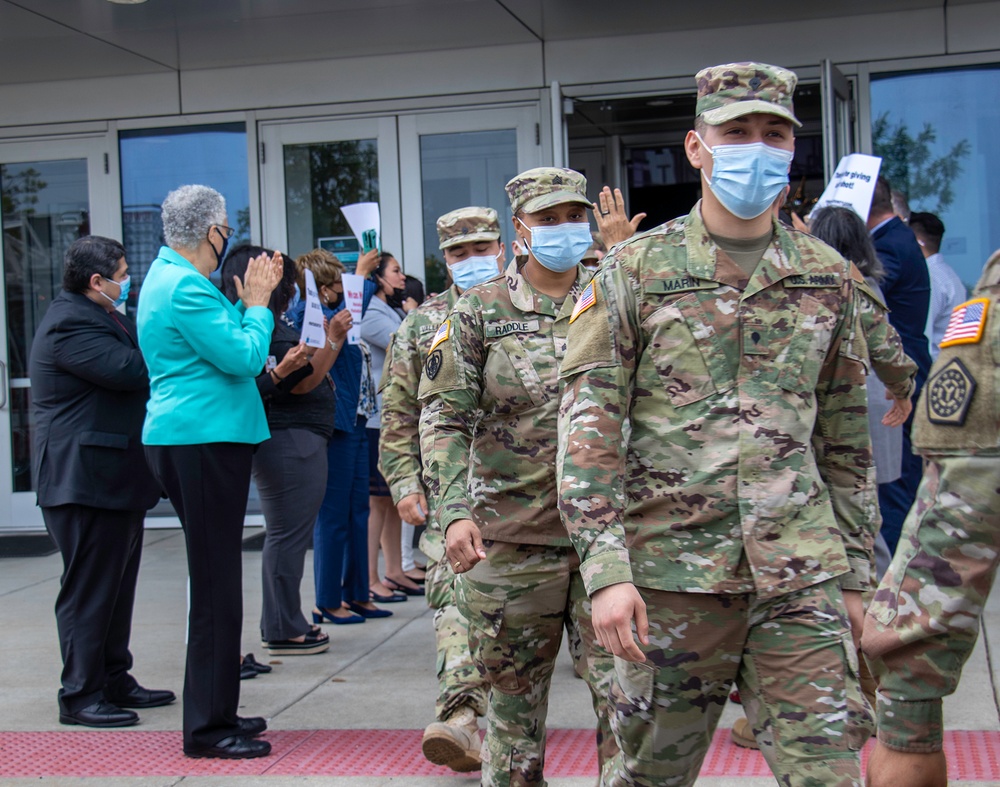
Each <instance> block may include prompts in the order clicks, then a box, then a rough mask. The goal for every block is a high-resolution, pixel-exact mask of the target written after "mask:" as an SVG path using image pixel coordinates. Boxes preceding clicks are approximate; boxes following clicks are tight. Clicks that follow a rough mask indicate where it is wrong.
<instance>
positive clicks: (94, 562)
mask: <svg viewBox="0 0 1000 787" xmlns="http://www.w3.org/2000/svg"><path fill="white" fill-rule="evenodd" d="M145 516H146V512H145V511H110V510H108V509H103V508H92V507H90V506H81V505H74V504H70V505H63V506H53V507H51V508H43V509H42V517H43V518H44V519H45V528H46V529H47V530H48V531H49V535H50V536H52V540H53V541H55V542H56V546H58V547H59V552H60V553H61V554H62V559H63V574H62V578H61V580H60V585H61V587H60V589H59V595H58V596H57V597H56V626H57V628H58V630H59V648H60V650H61V651H62V659H63V671H62V688H61V689H59V708H60V710H61V711H62V712H63V713H76V712H77V711H79V710H82V709H83V708H86V707H87V706H88V705H93V704H94V703H95V702H97V701H98V700H100V699H102V698H103V693H104V690H105V689H108V691H109V692H110V693H112V694H121V693H125V692H128V691H129V690H130V689H131V688H132V687H133V686H134V685H135V680H134V678H132V676H131V675H129V674H128V671H129V670H130V669H131V668H132V654H131V653H130V652H129V649H128V643H129V638H130V636H131V634H132V607H133V605H134V603H135V583H136V579H137V578H138V576H139V562H140V560H141V558H142V520H143V518H144V517H145Z"/></svg>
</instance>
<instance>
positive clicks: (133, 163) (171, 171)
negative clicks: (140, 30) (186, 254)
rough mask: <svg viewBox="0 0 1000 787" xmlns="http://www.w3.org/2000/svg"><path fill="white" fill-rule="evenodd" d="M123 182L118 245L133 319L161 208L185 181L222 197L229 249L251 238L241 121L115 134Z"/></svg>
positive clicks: (159, 236) (158, 242) (159, 231)
mask: <svg viewBox="0 0 1000 787" xmlns="http://www.w3.org/2000/svg"><path fill="white" fill-rule="evenodd" d="M118 145H119V152H120V155H121V178H122V236H123V237H122V243H123V244H124V246H125V256H126V258H127V259H128V266H129V275H130V276H131V277H132V290H131V293H130V294H129V299H128V312H129V314H132V315H134V314H135V311H134V308H135V306H136V304H137V303H138V298H139V292H140V290H141V289H142V280H143V279H144V278H145V276H146V272H147V271H148V270H149V266H150V264H151V263H152V262H153V260H154V259H156V254H157V252H158V251H159V250H160V246H162V245H163V224H162V223H161V222H160V205H161V204H162V203H163V199H164V198H165V197H166V196H167V194H168V193H170V191H172V190H173V189H175V188H177V187H178V186H183V185H185V184H188V183H200V184H203V185H205V186H211V187H212V188H213V189H215V190H216V191H218V192H219V193H221V194H222V196H223V197H225V198H226V208H227V210H228V212H229V224H230V226H232V227H233V228H234V229H235V230H236V235H235V236H234V237H233V239H232V241H230V248H232V247H234V246H236V245H237V244H238V243H241V242H244V241H249V240H250V187H249V176H248V171H247V135H246V126H245V125H244V124H243V123H217V124H214V125H205V126H183V127H176V128H151V129H140V130H136V131H122V132H120V133H119V135H118Z"/></svg>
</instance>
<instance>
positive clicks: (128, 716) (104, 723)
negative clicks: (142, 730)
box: [59, 700, 139, 727]
mask: <svg viewBox="0 0 1000 787" xmlns="http://www.w3.org/2000/svg"><path fill="white" fill-rule="evenodd" d="M59 723H60V724H82V725H83V726H84V727H130V726H132V725H133V724H138V723H139V714H138V713H135V712H134V711H130V710H122V709H121V708H119V707H117V706H116V705H112V704H111V703H110V702H108V701H107V700H98V701H97V702H95V703H94V704H93V705H88V706H87V707H86V708H81V709H80V710H78V711H77V712H76V713H60V714H59Z"/></svg>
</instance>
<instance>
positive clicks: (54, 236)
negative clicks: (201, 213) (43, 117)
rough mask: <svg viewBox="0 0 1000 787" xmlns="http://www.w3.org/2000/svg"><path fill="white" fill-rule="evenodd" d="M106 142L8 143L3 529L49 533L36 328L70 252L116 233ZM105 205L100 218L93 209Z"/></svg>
mask: <svg viewBox="0 0 1000 787" xmlns="http://www.w3.org/2000/svg"><path fill="white" fill-rule="evenodd" d="M105 151H106V146H105V140H104V139H103V138H101V139H94V140H81V141H76V142H59V143H46V142H36V143H24V144H0V200H2V214H3V244H2V263H3V272H4V276H3V298H2V304H3V313H4V319H3V325H4V334H5V335H4V339H3V342H2V348H0V532H5V531H7V532H9V531H23V530H41V529H44V525H43V524H42V518H41V512H40V511H39V509H38V508H37V507H36V506H35V495H34V491H33V485H32V478H31V424H30V422H29V408H30V406H31V381H30V380H29V379H28V357H29V354H30V352H31V342H32V338H33V337H34V335H35V330H36V329H37V328H38V324H39V323H40V322H41V319H42V317H43V316H44V315H45V312H46V310H47V309H48V305H49V303H50V302H51V301H52V298H53V297H55V296H56V295H57V294H58V293H59V290H60V289H61V287H62V269H63V255H64V254H65V252H66V248H67V247H68V246H69V245H70V244H71V243H72V242H73V241H74V240H76V239H77V238H79V237H81V236H82V235H87V234H90V233H92V232H96V233H99V234H106V235H114V234H115V232H114V230H113V225H114V221H115V220H114V218H113V215H114V214H113V210H114V208H113V206H112V205H110V202H111V201H112V200H111V199H110V198H109V197H108V195H106V194H102V195H100V197H98V195H96V194H95V188H98V189H100V188H102V187H103V188H104V189H105V190H108V189H107V181H109V180H110V178H109V176H108V175H107V174H106V173H105V171H104V166H105V164H104V153H105ZM96 205H100V206H101V208H100V214H99V215H95V212H94V210H93V206H96Z"/></svg>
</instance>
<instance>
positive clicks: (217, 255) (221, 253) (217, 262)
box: [208, 230, 229, 270]
mask: <svg viewBox="0 0 1000 787" xmlns="http://www.w3.org/2000/svg"><path fill="white" fill-rule="evenodd" d="M209 232H211V230H209ZM219 236H220V237H221V238H222V251H216V250H215V244H214V243H212V241H209V242H208V245H209V246H211V247H212V252H213V253H214V254H215V269H216V270H218V269H219V266H220V265H222V259H223V257H225V256H226V249H227V248H229V238H227V237H226V236H225V235H223V234H222V233H221V232H220V233H219Z"/></svg>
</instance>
